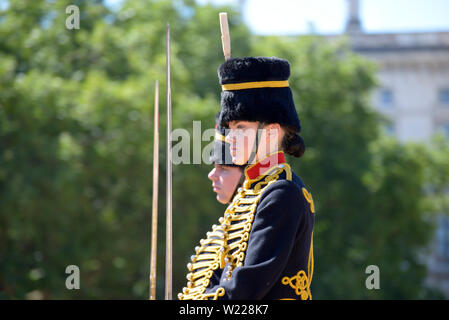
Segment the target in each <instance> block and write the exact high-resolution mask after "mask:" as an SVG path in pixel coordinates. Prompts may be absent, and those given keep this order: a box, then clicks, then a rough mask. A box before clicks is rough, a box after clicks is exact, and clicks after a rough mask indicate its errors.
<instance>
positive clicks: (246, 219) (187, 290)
mask: <svg viewBox="0 0 449 320" xmlns="http://www.w3.org/2000/svg"><path fill="white" fill-rule="evenodd" d="M283 172H285V173H286V179H287V180H292V171H291V168H290V166H289V165H288V164H287V163H283V164H279V165H277V166H274V167H273V168H270V169H269V170H268V171H267V172H266V173H265V174H263V175H261V176H259V177H257V178H255V179H253V180H251V179H248V180H245V182H244V184H243V187H242V188H240V189H239V190H238V193H237V194H236V196H235V197H234V199H233V201H232V203H231V204H230V205H229V206H228V207H227V209H226V211H225V213H224V217H221V218H220V220H219V223H220V225H218V226H217V225H214V226H213V227H212V232H208V233H207V238H206V239H205V240H204V239H203V240H201V241H200V246H199V247H196V248H195V255H194V256H192V262H191V263H189V264H188V265H187V268H188V269H189V271H190V272H189V273H188V274H187V280H188V283H187V287H184V288H183V291H182V293H180V294H178V298H179V299H180V300H208V299H213V300H216V299H218V297H221V296H224V294H225V289H224V288H222V287H219V288H218V290H217V291H216V292H214V293H207V294H206V293H205V291H206V288H207V287H208V285H209V284H210V279H211V277H212V275H213V273H214V271H215V270H217V269H218V268H221V269H223V268H224V267H225V265H226V263H228V267H227V269H226V271H227V273H226V274H225V276H226V279H230V278H231V275H232V272H233V271H234V269H235V268H237V267H240V266H243V262H244V260H245V252H246V249H247V247H248V239H249V234H250V232H251V228H252V224H253V221H254V215H255V212H256V208H257V204H258V202H259V200H260V197H261V196H262V193H263V191H264V190H265V188H267V187H268V186H269V185H271V184H272V183H274V182H276V181H277V180H278V179H279V176H280V175H281V174H282V173H283ZM255 183H256V184H255ZM254 184H255V185H254ZM252 185H254V187H252Z"/></svg>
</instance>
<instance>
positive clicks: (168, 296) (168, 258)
mask: <svg viewBox="0 0 449 320" xmlns="http://www.w3.org/2000/svg"><path fill="white" fill-rule="evenodd" d="M166 48H167V51H166V67H167V70H166V81H167V200H166V201H167V204H166V207H167V213H166V233H165V237H166V238H165V250H166V251H165V300H172V254H173V248H172V148H171V83H170V81H171V79H170V25H169V24H168V23H167V43H166Z"/></svg>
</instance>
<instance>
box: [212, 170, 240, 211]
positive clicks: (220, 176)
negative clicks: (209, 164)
mask: <svg viewBox="0 0 449 320" xmlns="http://www.w3.org/2000/svg"><path fill="white" fill-rule="evenodd" d="M241 176H242V170H241V169H240V168H237V167H232V166H224V165H220V164H215V166H214V168H213V169H212V170H211V172H209V175H208V178H209V179H210V180H211V181H212V188H213V190H214V192H215V193H217V201H218V202H220V203H223V204H225V203H228V202H230V201H231V200H232V199H231V197H232V195H233V194H234V191H235V188H236V187H237V184H238V182H239V180H240V177H241Z"/></svg>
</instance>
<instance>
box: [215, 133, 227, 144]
mask: <svg viewBox="0 0 449 320" xmlns="http://www.w3.org/2000/svg"><path fill="white" fill-rule="evenodd" d="M215 140H220V141H223V142H225V136H224V135H222V134H221V133H219V132H215Z"/></svg>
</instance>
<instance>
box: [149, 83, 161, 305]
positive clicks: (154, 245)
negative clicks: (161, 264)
mask: <svg viewBox="0 0 449 320" xmlns="http://www.w3.org/2000/svg"><path fill="white" fill-rule="evenodd" d="M158 187H159V82H158V81H157V80H156V85H155V89H154V137H153V212H152V220H151V264H150V300H156V260H157V216H158V210H157V200H158Z"/></svg>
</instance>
